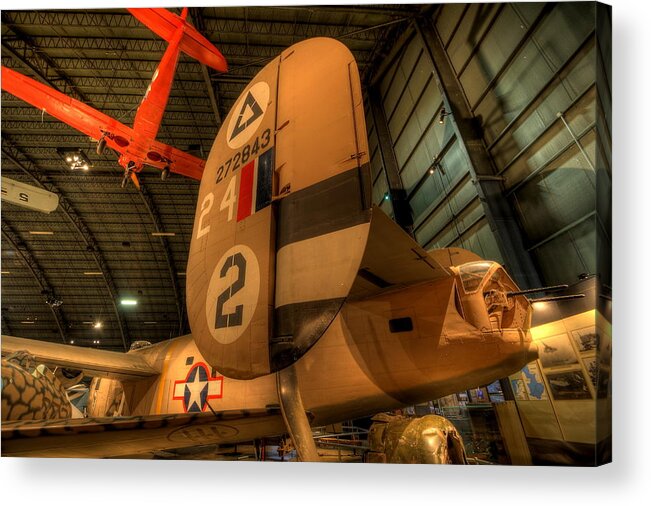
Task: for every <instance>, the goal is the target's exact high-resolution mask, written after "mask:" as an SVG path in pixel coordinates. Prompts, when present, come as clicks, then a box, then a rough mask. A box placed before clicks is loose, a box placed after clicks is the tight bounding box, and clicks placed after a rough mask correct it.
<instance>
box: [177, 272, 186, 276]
mask: <svg viewBox="0 0 651 506" xmlns="http://www.w3.org/2000/svg"><path fill="white" fill-rule="evenodd" d="M176 274H177V275H179V276H185V272H177V273H176Z"/></svg>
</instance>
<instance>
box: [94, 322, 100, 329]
mask: <svg viewBox="0 0 651 506" xmlns="http://www.w3.org/2000/svg"><path fill="white" fill-rule="evenodd" d="M93 328H94V329H101V328H102V322H95V323H93Z"/></svg>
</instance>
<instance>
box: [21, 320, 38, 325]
mask: <svg viewBox="0 0 651 506" xmlns="http://www.w3.org/2000/svg"><path fill="white" fill-rule="evenodd" d="M20 323H24V324H25V325H34V324H35V323H36V322H35V321H32V320H23V321H22V322H20Z"/></svg>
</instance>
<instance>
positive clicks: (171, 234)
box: [151, 232, 176, 237]
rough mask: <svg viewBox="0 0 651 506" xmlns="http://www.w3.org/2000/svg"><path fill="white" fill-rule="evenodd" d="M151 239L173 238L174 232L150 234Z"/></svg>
mask: <svg viewBox="0 0 651 506" xmlns="http://www.w3.org/2000/svg"><path fill="white" fill-rule="evenodd" d="M151 235H152V236H153V237H174V236H175V235H176V232H152V233H151Z"/></svg>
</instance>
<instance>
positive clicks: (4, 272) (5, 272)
mask: <svg viewBox="0 0 651 506" xmlns="http://www.w3.org/2000/svg"><path fill="white" fill-rule="evenodd" d="M0 274H11V272H9V271H0Z"/></svg>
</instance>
